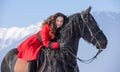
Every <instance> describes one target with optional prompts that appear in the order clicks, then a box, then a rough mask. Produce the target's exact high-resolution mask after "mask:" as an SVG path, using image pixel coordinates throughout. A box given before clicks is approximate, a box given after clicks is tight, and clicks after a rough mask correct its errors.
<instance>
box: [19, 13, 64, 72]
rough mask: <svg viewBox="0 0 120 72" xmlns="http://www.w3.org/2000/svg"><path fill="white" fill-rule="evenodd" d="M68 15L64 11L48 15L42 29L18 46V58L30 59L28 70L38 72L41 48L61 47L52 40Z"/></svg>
mask: <svg viewBox="0 0 120 72" xmlns="http://www.w3.org/2000/svg"><path fill="white" fill-rule="evenodd" d="M65 19H66V16H65V15H64V14H62V13H56V14H54V15H52V16H50V17H48V18H47V19H46V20H45V21H44V22H43V24H42V29H41V30H40V31H39V32H38V33H37V34H34V35H32V36H30V37H28V38H27V39H26V40H25V41H23V42H22V43H21V44H20V45H19V46H18V55H17V57H18V58H21V59H23V60H25V61H28V63H29V64H28V65H29V66H28V72H36V70H37V59H38V53H39V52H40V49H41V48H42V47H43V46H45V48H52V49H57V48H58V47H59V43H58V42H52V41H51V40H52V39H54V38H55V34H56V30H57V29H58V28H60V27H61V26H62V25H63V23H64V21H65Z"/></svg>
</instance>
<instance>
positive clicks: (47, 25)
mask: <svg viewBox="0 0 120 72" xmlns="http://www.w3.org/2000/svg"><path fill="white" fill-rule="evenodd" d="M42 28H45V29H46V28H47V29H50V25H49V24H44V25H43V26H42Z"/></svg>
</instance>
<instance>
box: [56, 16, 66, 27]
mask: <svg viewBox="0 0 120 72" xmlns="http://www.w3.org/2000/svg"><path fill="white" fill-rule="evenodd" d="M63 22H64V18H63V17H62V16H58V17H57V19H56V26H57V28H60V27H61V26H62V25H63Z"/></svg>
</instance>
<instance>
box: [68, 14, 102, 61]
mask: <svg viewBox="0 0 120 72" xmlns="http://www.w3.org/2000/svg"><path fill="white" fill-rule="evenodd" d="M81 18H82V21H83V28H82V34H81V36H83V35H84V27H85V25H86V26H87V28H88V30H89V32H90V35H91V37H92V38H91V42H92V41H93V39H95V40H96V44H98V45H99V47H100V49H99V50H98V52H97V53H96V54H95V56H93V57H92V58H90V59H88V60H82V59H80V58H79V57H77V56H76V55H75V54H73V53H72V52H71V51H70V50H69V52H70V54H71V55H73V56H74V57H75V58H76V59H78V60H79V61H81V62H82V63H91V62H92V61H93V60H94V59H95V58H97V56H98V55H99V54H100V53H101V52H102V51H103V50H102V48H101V46H100V43H99V41H98V40H97V39H96V35H97V34H98V33H100V32H102V31H101V30H99V31H97V32H96V33H95V34H93V32H92V30H91V29H90V28H89V26H88V24H87V22H86V21H85V20H84V18H83V15H82V14H81Z"/></svg>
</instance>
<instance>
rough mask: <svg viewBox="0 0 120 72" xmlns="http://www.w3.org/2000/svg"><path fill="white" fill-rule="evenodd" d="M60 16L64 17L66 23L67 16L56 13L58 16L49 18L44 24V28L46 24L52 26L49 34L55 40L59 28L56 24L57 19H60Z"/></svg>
mask: <svg viewBox="0 0 120 72" xmlns="http://www.w3.org/2000/svg"><path fill="white" fill-rule="evenodd" d="M59 16H61V17H63V19H64V21H65V19H66V18H67V16H66V15H64V14H62V13H60V12H58V13H56V14H54V15H51V16H49V17H48V18H47V19H46V20H45V21H44V22H43V23H42V26H43V25H44V24H48V25H50V32H49V34H50V35H51V36H53V38H54V37H55V36H54V33H55V32H56V29H57V26H56V24H55V23H56V19H57V17H59Z"/></svg>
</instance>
